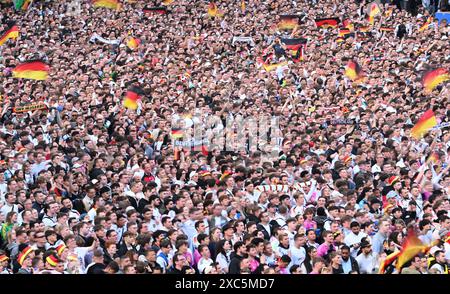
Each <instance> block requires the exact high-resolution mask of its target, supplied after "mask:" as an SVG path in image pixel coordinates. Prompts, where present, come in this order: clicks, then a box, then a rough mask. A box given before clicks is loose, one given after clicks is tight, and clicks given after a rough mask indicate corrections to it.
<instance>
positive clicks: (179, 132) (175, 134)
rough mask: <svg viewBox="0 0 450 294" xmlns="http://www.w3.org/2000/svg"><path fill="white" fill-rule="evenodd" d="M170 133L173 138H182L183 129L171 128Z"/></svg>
mask: <svg viewBox="0 0 450 294" xmlns="http://www.w3.org/2000/svg"><path fill="white" fill-rule="evenodd" d="M171 135H172V138H173V139H181V138H183V130H181V129H178V128H176V129H172V133H171Z"/></svg>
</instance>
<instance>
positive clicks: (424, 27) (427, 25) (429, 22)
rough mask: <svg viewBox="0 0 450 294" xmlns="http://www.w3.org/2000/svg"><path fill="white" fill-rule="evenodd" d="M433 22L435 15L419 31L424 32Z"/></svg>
mask: <svg viewBox="0 0 450 294" xmlns="http://www.w3.org/2000/svg"><path fill="white" fill-rule="evenodd" d="M432 23H433V17H432V16H430V17H429V18H428V19H427V21H426V22H425V23H424V24H423V25H422V26H421V27H420V28H419V32H423V31H424V30H426V29H428V27H429V26H430V25H431V24H432Z"/></svg>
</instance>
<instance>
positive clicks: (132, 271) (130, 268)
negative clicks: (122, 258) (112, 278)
mask: <svg viewBox="0 0 450 294" xmlns="http://www.w3.org/2000/svg"><path fill="white" fill-rule="evenodd" d="M123 273H124V274H126V275H134V274H136V267H135V266H134V265H127V266H125V267H124V268H123Z"/></svg>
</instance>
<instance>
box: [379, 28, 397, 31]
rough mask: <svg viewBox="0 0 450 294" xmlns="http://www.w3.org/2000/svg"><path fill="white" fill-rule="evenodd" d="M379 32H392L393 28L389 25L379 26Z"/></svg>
mask: <svg viewBox="0 0 450 294" xmlns="http://www.w3.org/2000/svg"><path fill="white" fill-rule="evenodd" d="M380 31H381V32H393V31H394V28H390V27H381V28H380Z"/></svg>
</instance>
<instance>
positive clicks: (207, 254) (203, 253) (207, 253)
mask: <svg viewBox="0 0 450 294" xmlns="http://www.w3.org/2000/svg"><path fill="white" fill-rule="evenodd" d="M198 252H199V253H200V255H201V256H202V257H203V258H210V257H211V252H210V251H209V247H208V245H200V246H198Z"/></svg>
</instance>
